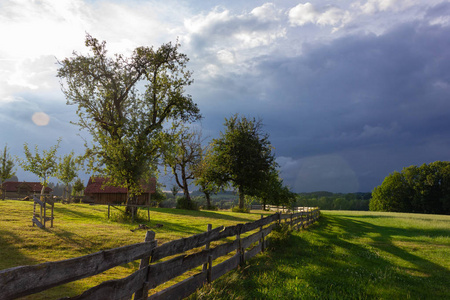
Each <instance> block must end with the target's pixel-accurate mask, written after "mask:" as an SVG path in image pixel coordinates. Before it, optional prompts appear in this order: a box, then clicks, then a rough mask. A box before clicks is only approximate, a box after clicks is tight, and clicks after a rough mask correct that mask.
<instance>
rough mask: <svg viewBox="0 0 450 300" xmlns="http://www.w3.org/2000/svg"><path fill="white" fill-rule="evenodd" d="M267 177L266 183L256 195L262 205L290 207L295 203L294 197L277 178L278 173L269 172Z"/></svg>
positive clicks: (274, 171)
mask: <svg viewBox="0 0 450 300" xmlns="http://www.w3.org/2000/svg"><path fill="white" fill-rule="evenodd" d="M268 175H269V176H268V178H267V181H266V183H265V184H264V186H262V187H261V189H260V190H259V193H258V196H259V198H260V200H261V202H262V204H264V205H266V204H271V205H287V206H290V205H292V204H293V203H294V202H295V199H296V195H295V193H293V192H291V191H290V190H289V188H288V187H286V186H284V185H283V180H282V179H281V178H280V177H279V174H278V171H276V170H275V169H274V170H271V172H269V174H268Z"/></svg>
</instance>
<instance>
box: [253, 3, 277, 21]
mask: <svg viewBox="0 0 450 300" xmlns="http://www.w3.org/2000/svg"><path fill="white" fill-rule="evenodd" d="M251 14H252V15H254V16H256V17H257V18H258V19H260V20H263V21H278V20H280V16H281V10H280V9H277V8H276V7H275V4H273V3H265V4H263V5H262V6H259V7H255V8H254V9H253V10H252V11H251Z"/></svg>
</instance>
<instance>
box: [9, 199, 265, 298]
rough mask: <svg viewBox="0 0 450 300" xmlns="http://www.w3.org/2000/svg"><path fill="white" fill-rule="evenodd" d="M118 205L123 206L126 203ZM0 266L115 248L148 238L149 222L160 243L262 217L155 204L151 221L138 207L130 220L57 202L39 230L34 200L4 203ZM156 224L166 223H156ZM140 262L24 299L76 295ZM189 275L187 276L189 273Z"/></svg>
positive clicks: (98, 208) (89, 207) (104, 208)
mask: <svg viewBox="0 0 450 300" xmlns="http://www.w3.org/2000/svg"><path fill="white" fill-rule="evenodd" d="M119 209H122V210H123V209H124V208H123V207H121V208H119ZM0 211H2V214H0V249H1V250H0V269H7V268H11V267H16V266H21V265H34V264H38V263H43V262H48V261H57V260H63V259H68V258H73V257H78V256H82V255H87V254H90V253H95V252H97V251H100V250H105V249H112V248H116V247H121V246H125V245H130V244H134V243H140V242H143V241H144V238H145V234H146V231H145V230H136V231H134V232H132V231H131V229H136V228H137V227H138V225H139V224H142V223H143V224H146V225H147V226H148V227H150V229H151V230H153V231H155V232H156V239H157V240H158V244H159V245H161V244H163V243H165V242H167V241H170V240H174V239H178V238H181V237H188V236H191V235H193V234H197V233H201V232H204V231H206V230H207V224H212V227H213V228H216V227H218V226H231V225H236V224H239V223H246V222H251V221H254V220H257V219H259V218H260V217H261V216H260V214H259V213H254V214H239V213H231V212H225V211H214V212H210V211H185V210H176V209H167V208H150V222H149V221H148V219H147V216H148V214H147V211H146V210H139V214H138V216H137V217H136V218H135V219H134V220H131V219H130V218H123V217H120V216H116V217H114V215H115V214H117V215H120V214H121V211H119V210H117V209H114V208H111V212H110V215H111V218H110V219H108V207H107V206H103V205H88V204H70V205H67V204H61V203H56V204H55V210H54V217H55V220H54V227H53V228H50V226H49V225H48V228H46V229H40V228H38V227H36V226H34V227H33V226H32V222H31V219H32V216H33V203H32V202H31V201H30V202H27V201H12V200H6V201H0ZM156 224H161V225H163V226H162V227H159V226H158V227H156ZM137 268H138V262H132V263H129V264H125V265H123V266H118V267H116V268H114V269H111V270H108V271H106V272H104V273H102V274H99V275H96V276H93V277H89V278H86V279H82V280H79V281H76V282H73V283H69V284H65V285H63V286H60V287H55V288H52V289H50V290H48V291H45V292H42V293H39V294H35V295H32V296H29V297H25V298H24V299H57V298H60V297H62V296H74V295H77V294H80V293H82V292H83V291H84V290H86V289H88V288H90V287H92V286H95V285H98V284H100V283H101V282H103V281H105V280H110V279H119V278H123V277H126V276H128V275H130V274H131V273H133V272H134V271H135V270H137ZM189 274H190V273H188V274H187V275H186V276H189Z"/></svg>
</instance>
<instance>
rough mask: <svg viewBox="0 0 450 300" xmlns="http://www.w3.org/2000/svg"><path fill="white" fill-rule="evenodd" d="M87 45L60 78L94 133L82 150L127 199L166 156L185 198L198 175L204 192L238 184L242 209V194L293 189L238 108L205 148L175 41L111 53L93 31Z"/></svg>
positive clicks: (64, 65) (268, 195)
mask: <svg viewBox="0 0 450 300" xmlns="http://www.w3.org/2000/svg"><path fill="white" fill-rule="evenodd" d="M86 46H87V47H88V48H89V49H90V53H89V54H88V55H81V54H78V53H76V52H74V54H73V57H71V58H66V59H64V60H62V61H60V62H59V64H60V68H59V69H58V77H59V78H60V79H61V85H62V90H63V93H64V94H65V96H66V98H67V103H68V104H73V105H77V107H78V110H77V114H78V117H79V122H77V124H78V126H80V128H81V129H84V130H87V131H88V132H89V133H90V134H91V136H92V143H91V144H90V145H87V153H86V156H85V157H86V159H88V166H89V169H90V170H92V171H93V172H94V173H100V174H102V175H104V176H106V177H108V178H110V181H109V183H108V184H111V185H115V186H121V187H124V188H127V189H128V191H129V200H128V203H130V204H133V203H134V201H135V199H136V196H137V195H138V194H139V193H141V192H142V190H141V183H142V181H145V180H146V178H148V177H150V176H154V175H155V173H156V166H157V165H158V163H159V162H161V160H162V161H163V163H164V164H165V165H167V166H169V167H170V168H171V170H172V173H173V174H174V176H175V180H176V182H177V184H178V186H179V187H180V188H181V189H182V190H183V193H184V195H185V197H186V199H187V200H188V201H190V196H189V183H190V182H191V181H192V180H194V179H195V183H196V184H197V185H198V186H199V187H200V189H201V190H202V191H203V192H204V193H205V195H206V197H207V199H208V197H209V196H208V195H209V194H211V193H215V192H217V191H218V190H220V189H225V188H227V187H234V188H236V189H237V190H239V195H240V201H239V207H240V208H243V207H244V200H245V196H260V197H263V198H264V199H265V201H272V197H273V195H275V194H274V193H275V192H276V193H278V194H277V195H276V196H275V197H276V198H277V199H278V198H280V199H281V197H282V196H285V195H287V196H290V194H289V191H288V189H287V188H285V187H283V185H282V182H281V180H280V179H279V178H278V173H277V171H276V164H275V161H274V156H273V153H272V151H271V150H272V147H271V145H270V142H269V140H268V136H267V135H266V134H264V133H263V132H262V131H261V126H262V125H261V122H260V121H256V120H255V119H247V118H245V117H239V116H237V115H235V116H233V117H231V118H230V119H228V120H226V122H225V127H226V129H225V132H224V133H221V136H220V138H218V139H214V140H213V141H212V142H211V143H210V144H209V145H208V146H207V147H202V143H201V136H200V134H199V133H198V132H195V131H193V130H192V129H190V128H189V126H188V124H189V123H192V122H195V121H197V120H199V119H200V118H201V115H200V112H199V109H198V107H197V105H196V104H195V103H194V102H193V101H192V97H191V96H190V95H188V94H186V93H185V88H186V87H187V86H189V85H190V84H191V83H192V79H191V75H192V73H191V72H190V71H188V70H187V69H186V64H187V62H188V60H189V59H188V58H187V56H186V55H185V54H182V53H179V52H178V49H179V44H178V43H175V45H172V44H171V43H168V44H163V45H162V46H161V47H160V48H158V49H156V50H155V49H153V48H152V47H150V48H149V47H139V48H136V49H135V50H134V52H133V53H132V55H131V56H130V57H124V56H123V55H120V54H116V55H115V56H109V55H108V54H107V50H106V42H99V41H98V40H97V39H95V38H93V37H92V36H90V35H89V34H88V35H87V36H86ZM277 201H278V200H277ZM279 201H281V200H279ZM127 211H131V208H130V209H127Z"/></svg>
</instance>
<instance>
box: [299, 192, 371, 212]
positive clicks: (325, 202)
mask: <svg viewBox="0 0 450 300" xmlns="http://www.w3.org/2000/svg"><path fill="white" fill-rule="evenodd" d="M370 198H371V193H348V194H342V193H330V192H314V193H300V194H297V199H296V200H295V203H294V205H295V206H301V207H315V206H317V207H320V209H324V210H364V211H367V210H369V202H370Z"/></svg>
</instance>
